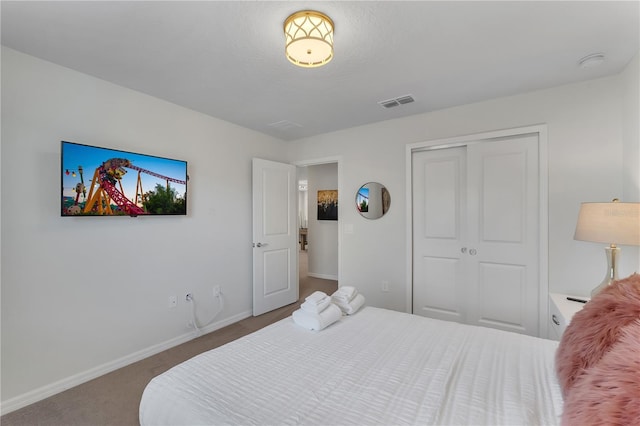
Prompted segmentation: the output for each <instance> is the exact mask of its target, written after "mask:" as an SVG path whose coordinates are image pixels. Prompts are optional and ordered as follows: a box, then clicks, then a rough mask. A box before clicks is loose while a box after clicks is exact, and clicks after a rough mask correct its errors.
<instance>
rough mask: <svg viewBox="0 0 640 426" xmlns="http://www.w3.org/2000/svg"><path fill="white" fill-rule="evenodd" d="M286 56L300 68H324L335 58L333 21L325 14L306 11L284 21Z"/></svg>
mask: <svg viewBox="0 0 640 426" xmlns="http://www.w3.org/2000/svg"><path fill="white" fill-rule="evenodd" d="M284 35H285V38H286V45H285V54H286V56H287V59H289V61H291V63H293V64H295V65H298V66H300V67H306V68H313V67H319V66H322V65H324V64H326V63H328V62H329V61H331V59H332V58H333V21H332V20H331V19H330V18H329V17H328V16H327V15H325V14H323V13H320V12H314V11H312V10H304V11H301V12H296V13H294V14H293V15H291V16H289V17H288V18H287V19H286V20H285V21H284Z"/></svg>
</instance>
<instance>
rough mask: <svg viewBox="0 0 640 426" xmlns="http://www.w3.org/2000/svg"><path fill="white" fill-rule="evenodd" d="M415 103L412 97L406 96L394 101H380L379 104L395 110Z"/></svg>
mask: <svg viewBox="0 0 640 426" xmlns="http://www.w3.org/2000/svg"><path fill="white" fill-rule="evenodd" d="M411 102H414V99H413V96H412V95H404V96H400V97H398V98H394V99H387V100H386V101H380V102H378V104H380V105H382V106H383V107H385V108H393V107H397V106H399V105H404V104H410V103H411Z"/></svg>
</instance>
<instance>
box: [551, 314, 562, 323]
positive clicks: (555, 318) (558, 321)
mask: <svg viewBox="0 0 640 426" xmlns="http://www.w3.org/2000/svg"><path fill="white" fill-rule="evenodd" d="M551 321H553V323H554V324H555V325H560V320H559V319H558V317H557V316H555V314H554V315H551Z"/></svg>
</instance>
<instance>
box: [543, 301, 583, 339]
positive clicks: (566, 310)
mask: <svg viewBox="0 0 640 426" xmlns="http://www.w3.org/2000/svg"><path fill="white" fill-rule="evenodd" d="M567 297H575V298H576V299H582V300H590V298H589V297H580V296H571V295H569V294H561V293H549V339H552V340H560V338H561V337H562V333H564V330H565V329H566V328H567V325H569V322H571V318H572V317H573V315H574V314H575V313H576V312H578V311H579V310H580V309H582V308H583V307H584V303H580V302H574V301H571V300H567Z"/></svg>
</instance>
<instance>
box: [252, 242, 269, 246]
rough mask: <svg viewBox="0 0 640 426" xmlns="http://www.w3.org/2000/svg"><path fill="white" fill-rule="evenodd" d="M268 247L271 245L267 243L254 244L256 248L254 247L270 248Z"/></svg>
mask: <svg viewBox="0 0 640 426" xmlns="http://www.w3.org/2000/svg"><path fill="white" fill-rule="evenodd" d="M268 245H269V244H267V243H256V244H254V245H253V246H254V247H265V246H268Z"/></svg>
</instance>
